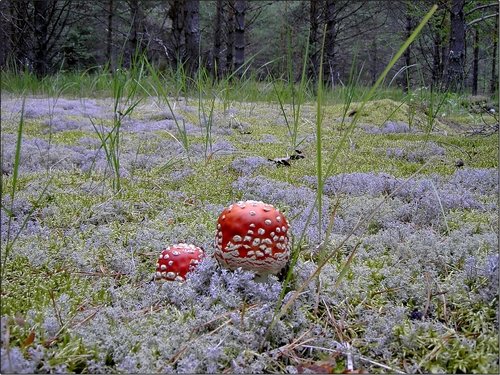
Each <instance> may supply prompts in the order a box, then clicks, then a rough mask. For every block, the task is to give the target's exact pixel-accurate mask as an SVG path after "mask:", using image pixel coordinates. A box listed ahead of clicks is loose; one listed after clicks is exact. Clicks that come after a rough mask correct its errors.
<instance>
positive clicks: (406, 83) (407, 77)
mask: <svg viewBox="0 0 500 375" xmlns="http://www.w3.org/2000/svg"><path fill="white" fill-rule="evenodd" d="M411 12H412V7H411V6H410V3H406V27H405V37H406V39H408V38H409V37H410V35H411V33H412V31H413V17H412V16H411ZM404 58H405V66H406V70H405V72H404V75H403V84H402V87H403V91H404V92H408V89H411V87H412V80H411V78H412V74H411V72H412V70H411V68H408V67H409V66H410V65H411V45H409V46H408V48H407V49H406V51H405V53H404Z"/></svg>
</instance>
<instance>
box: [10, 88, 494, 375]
mask: <svg viewBox="0 0 500 375" xmlns="http://www.w3.org/2000/svg"><path fill="white" fill-rule="evenodd" d="M172 103H173V113H172V112H171V111H170V110H168V107H166V106H164V105H161V106H160V105H157V104H156V102H154V101H153V100H152V99H148V100H144V101H142V102H141V103H140V104H139V105H138V106H137V107H136V108H135V109H134V111H133V112H132V113H131V115H129V116H125V117H124V118H123V120H122V123H121V128H120V130H119V134H118V136H119V142H118V143H112V140H113V136H116V135H117V132H116V129H114V130H113V100H112V99H70V98H58V99H56V98H35V97H30V98H27V99H26V102H25V106H24V128H23V133H22V137H21V138H22V143H21V149H20V150H21V153H20V159H19V161H18V162H16V142H17V140H18V136H19V135H20V134H19V132H18V129H19V124H20V121H21V120H20V118H21V114H20V112H21V107H22V98H20V97H15V96H8V95H3V100H2V112H1V115H2V135H1V141H2V154H3V158H2V159H3V160H2V174H3V184H2V185H3V186H2V197H1V198H2V212H1V215H2V216H1V224H2V229H1V230H2V233H1V234H2V239H3V241H2V261H3V265H2V268H3V269H2V306H1V332H2V334H1V341H2V347H1V359H2V361H1V363H2V364H1V366H2V367H1V372H2V373H7V372H15V373H21V372H28V373H32V372H88V373H110V372H113V373H115V372H123V373H138V372H139V373H158V372H160V373H171V372H184V373H207V372H208V373H264V372H281V373H306V372H313V373H319V372H323V373H332V372H342V371H350V372H351V373H360V372H370V373H384V372H390V373H399V372H401V373H403V372H405V373H406V372H408V373H428V372H445V373H457V372H462V373H473V372H474V373H475V372H478V373H498V371H499V348H498V339H499V336H498V327H499V325H498V322H499V315H498V264H499V255H498V201H497V197H498V146H499V144H498V127H497V128H496V129H497V131H496V132H495V131H494V130H495V129H494V124H495V120H494V118H493V117H492V116H490V117H488V116H487V115H486V116H482V115H481V116H480V115H478V114H474V113H468V112H463V113H461V114H460V115H459V116H456V117H452V116H448V117H446V116H440V117H439V118H437V119H432V118H428V116H426V115H425V113H424V111H420V110H417V111H416V112H414V113H413V114H411V113H410V112H409V109H408V108H407V106H406V105H403V106H401V105H400V103H397V102H394V101H392V100H389V99H385V100H378V101H372V102H368V103H367V104H366V106H365V108H364V109H363V113H361V114H360V115H359V118H358V123H357V124H356V126H355V128H354V129H353V131H352V133H350V134H349V135H348V136H346V132H347V131H348V129H349V124H350V122H349V121H350V117H349V116H347V117H346V120H347V121H344V124H343V125H341V124H342V117H343V116H342V113H343V106H342V105H337V106H335V105H331V106H325V107H324V117H323V126H322V163H323V164H324V165H323V170H326V169H327V166H328V164H329V163H330V161H331V158H335V159H334V161H333V163H332V164H331V165H332V169H331V173H330V175H329V176H327V177H326V178H325V181H324V193H323V196H322V198H323V199H322V212H323V215H321V216H319V215H318V213H317V210H315V211H314V212H313V213H312V216H311V221H310V222H309V224H308V225H307V226H306V222H307V219H308V216H309V214H310V213H311V210H312V209H313V208H314V201H315V197H316V186H317V177H316V160H317V157H316V155H317V142H316V137H315V131H316V124H315V121H316V107H315V106H314V105H313V104H310V105H304V106H303V110H302V113H301V121H300V126H299V128H298V134H297V143H298V144H295V145H293V144H292V141H291V140H292V137H291V134H290V132H289V129H288V128H287V125H286V122H285V120H284V117H283V115H282V112H281V110H280V108H279V106H278V105H276V104H273V105H272V104H266V103H239V102H232V103H230V105H229V106H227V108H223V104H222V103H218V102H215V107H214V112H213V114H212V117H211V118H210V117H209V118H208V120H206V121H201V122H200V113H199V106H198V104H199V103H198V101H197V99H190V100H188V101H187V102H186V100H179V101H174V100H172ZM206 106H207V107H208V106H209V104H208V103H207V104H206ZM405 106H406V107H405ZM351 108H352V109H353V110H355V108H356V103H353V104H352V107H351ZM497 112H498V109H497ZM350 113H352V112H350ZM409 114H410V115H409ZM288 115H289V116H291V115H292V113H291V112H289V113H288ZM485 117H487V118H486V120H485ZM176 120H177V123H176ZM496 121H498V120H496ZM200 123H201V125H200ZM178 125H180V126H181V129H183V131H181V132H179V130H178ZM497 126H498V125H497ZM99 135H101V136H105V137H106V136H108V135H111V137H108V138H107V140H106V141H105V143H106V145H107V148H106V149H107V150H108V151H109V152H110V154H108V155H106V151H105V149H104V148H103V147H102V142H101V140H100V138H99ZM343 137H344V138H343ZM114 139H115V140H116V138H114ZM341 139H345V140H346V143H345V147H340V145H341ZM183 142H184V143H183ZM294 146H295V147H294ZM113 147H115V148H114V150H115V152H116V153H115V155H117V156H119V159H118V160H119V168H118V169H117V170H118V174H116V173H114V172H113V169H112V168H110V163H109V162H108V159H109V158H110V155H111V154H113ZM186 148H187V151H186ZM294 149H298V150H299V151H300V152H301V153H302V154H301V155H303V156H304V158H301V159H297V160H290V161H289V164H290V165H289V166H286V165H282V164H280V163H278V162H277V161H276V160H275V159H279V158H284V157H287V156H289V155H292V154H294V153H295V152H296V151H294ZM273 160H274V161H273ZM16 165H17V166H18V167H19V169H18V175H17V176H16V177H14V172H15V169H16V168H15V166H16ZM115 166H116V164H115ZM14 184H15V185H16V186H15V191H13V185H14ZM118 187H119V189H118ZM246 199H254V200H262V201H265V202H267V203H271V204H273V205H275V206H276V207H278V208H279V209H280V210H281V211H282V212H283V213H284V215H285V216H286V217H287V218H288V220H289V222H290V226H291V231H292V234H293V236H294V238H296V239H297V238H298V237H299V236H300V234H301V233H305V236H304V242H303V243H302V244H301V246H300V255H299V259H298V262H297V264H296V266H295V267H294V269H293V270H292V272H293V278H292V283H291V285H290V286H289V287H288V290H287V294H286V295H285V297H284V301H285V302H286V301H289V300H290V298H292V295H294V291H296V290H297V289H298V288H299V287H300V286H301V285H302V284H303V283H304V281H305V280H306V279H307V278H308V277H309V276H310V275H311V274H312V273H313V272H314V271H315V270H316V268H317V265H318V262H319V261H320V259H321V257H322V256H324V253H318V251H317V248H318V245H319V244H320V242H322V241H324V233H325V232H326V230H327V228H328V227H329V226H331V227H332V233H331V236H330V237H329V238H328V239H327V240H326V241H324V244H323V245H324V249H325V252H326V254H329V253H331V252H333V251H336V253H335V255H334V256H333V257H332V259H331V261H329V262H328V263H327V264H326V266H325V267H324V268H323V269H322V271H321V273H320V274H319V276H318V277H317V278H314V279H313V281H312V282H311V283H309V284H308V285H307V286H306V287H305V289H304V291H303V292H302V293H300V295H299V296H298V298H297V299H296V300H295V301H294V302H293V304H292V305H291V308H290V309H289V310H287V311H286V312H285V313H284V314H283V315H282V316H281V317H280V318H279V319H276V320H275V322H274V323H273V324H272V325H271V321H272V319H273V317H274V316H275V315H276V311H277V308H279V306H277V304H278V302H279V301H280V298H279V296H280V293H281V289H282V283H281V282H280V281H279V280H278V279H277V278H276V277H269V278H268V280H267V281H266V282H263V283H257V282H255V281H254V280H253V276H254V275H253V274H252V273H251V272H243V271H235V272H230V271H227V270H223V269H221V268H220V267H219V266H218V265H217V263H216V262H215V261H214V259H213V257H212V254H213V252H214V244H213V242H214V236H215V231H216V221H217V217H218V216H219V214H220V212H221V211H222V210H223V209H224V207H227V206H228V205H229V204H230V203H233V202H235V201H238V200H246ZM332 213H334V215H333V217H334V219H333V222H330V216H332V215H331V214H332ZM359 220H361V222H360V223H359V224H358V222H359ZM353 228H355V230H354V231H353ZM346 237H347V238H348V239H347V241H345V242H344V243H343V244H342V245H341V246H340V247H339V248H338V249H337V247H338V245H339V244H341V243H342V241H343V240H344V239H345V238H346ZM179 242H187V243H193V244H196V245H198V246H203V247H204V249H205V251H206V253H207V254H208V256H207V257H206V258H205V259H204V260H203V261H202V262H201V263H200V265H199V266H198V267H197V269H196V270H195V271H194V272H192V273H191V274H190V276H189V277H188V280H187V281H186V282H184V283H178V282H155V281H152V276H153V274H154V271H155V264H156V260H157V258H158V256H159V254H160V251H161V250H162V249H163V248H165V247H166V246H168V245H169V244H174V243H179ZM351 256H352V257H351ZM5 257H6V258H5ZM348 260H349V261H348ZM346 262H348V263H347V265H348V267H345V266H346Z"/></svg>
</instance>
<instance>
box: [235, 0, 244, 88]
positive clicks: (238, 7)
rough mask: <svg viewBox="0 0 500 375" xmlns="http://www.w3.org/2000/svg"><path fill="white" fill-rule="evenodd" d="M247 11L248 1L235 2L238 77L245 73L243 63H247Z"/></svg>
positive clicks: (236, 67) (239, 0) (238, 0)
mask: <svg viewBox="0 0 500 375" xmlns="http://www.w3.org/2000/svg"><path fill="white" fill-rule="evenodd" d="M245 11H246V1H245V0H236V1H235V2H234V12H235V19H236V22H235V24H234V29H235V33H234V34H235V35H234V69H235V70H236V71H237V72H238V73H237V75H238V77H240V78H241V76H242V74H243V71H242V70H243V69H242V67H243V64H245Z"/></svg>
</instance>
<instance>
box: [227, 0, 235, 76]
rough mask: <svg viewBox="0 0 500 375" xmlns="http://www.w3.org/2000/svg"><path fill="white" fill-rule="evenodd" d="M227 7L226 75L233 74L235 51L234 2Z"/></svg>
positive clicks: (230, 1) (230, 2)
mask: <svg viewBox="0 0 500 375" xmlns="http://www.w3.org/2000/svg"><path fill="white" fill-rule="evenodd" d="M227 6H228V9H227V19H226V28H227V40H226V74H231V73H232V72H233V51H234V0H229V1H228V4H227Z"/></svg>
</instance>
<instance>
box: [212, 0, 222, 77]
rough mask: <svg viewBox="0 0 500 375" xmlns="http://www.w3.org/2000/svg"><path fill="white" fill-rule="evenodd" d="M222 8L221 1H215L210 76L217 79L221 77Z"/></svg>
mask: <svg viewBox="0 0 500 375" xmlns="http://www.w3.org/2000/svg"><path fill="white" fill-rule="evenodd" d="M223 12H224V8H223V5H222V0H217V8H216V13H215V22H214V48H213V50H212V75H213V77H214V78H216V79H218V78H220V75H221V64H220V46H221V36H222V35H221V34H222V18H223Z"/></svg>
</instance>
